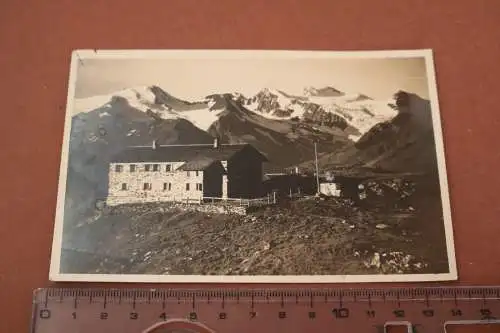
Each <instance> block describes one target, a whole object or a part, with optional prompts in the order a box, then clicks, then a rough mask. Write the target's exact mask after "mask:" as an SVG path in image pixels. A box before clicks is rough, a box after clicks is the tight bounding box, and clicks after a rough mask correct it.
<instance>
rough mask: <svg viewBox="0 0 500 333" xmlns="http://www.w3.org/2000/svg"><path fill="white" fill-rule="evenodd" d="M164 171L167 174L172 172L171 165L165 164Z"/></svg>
mask: <svg viewBox="0 0 500 333" xmlns="http://www.w3.org/2000/svg"><path fill="white" fill-rule="evenodd" d="M165 171H167V172H169V171H172V165H171V164H167V165H166V166H165Z"/></svg>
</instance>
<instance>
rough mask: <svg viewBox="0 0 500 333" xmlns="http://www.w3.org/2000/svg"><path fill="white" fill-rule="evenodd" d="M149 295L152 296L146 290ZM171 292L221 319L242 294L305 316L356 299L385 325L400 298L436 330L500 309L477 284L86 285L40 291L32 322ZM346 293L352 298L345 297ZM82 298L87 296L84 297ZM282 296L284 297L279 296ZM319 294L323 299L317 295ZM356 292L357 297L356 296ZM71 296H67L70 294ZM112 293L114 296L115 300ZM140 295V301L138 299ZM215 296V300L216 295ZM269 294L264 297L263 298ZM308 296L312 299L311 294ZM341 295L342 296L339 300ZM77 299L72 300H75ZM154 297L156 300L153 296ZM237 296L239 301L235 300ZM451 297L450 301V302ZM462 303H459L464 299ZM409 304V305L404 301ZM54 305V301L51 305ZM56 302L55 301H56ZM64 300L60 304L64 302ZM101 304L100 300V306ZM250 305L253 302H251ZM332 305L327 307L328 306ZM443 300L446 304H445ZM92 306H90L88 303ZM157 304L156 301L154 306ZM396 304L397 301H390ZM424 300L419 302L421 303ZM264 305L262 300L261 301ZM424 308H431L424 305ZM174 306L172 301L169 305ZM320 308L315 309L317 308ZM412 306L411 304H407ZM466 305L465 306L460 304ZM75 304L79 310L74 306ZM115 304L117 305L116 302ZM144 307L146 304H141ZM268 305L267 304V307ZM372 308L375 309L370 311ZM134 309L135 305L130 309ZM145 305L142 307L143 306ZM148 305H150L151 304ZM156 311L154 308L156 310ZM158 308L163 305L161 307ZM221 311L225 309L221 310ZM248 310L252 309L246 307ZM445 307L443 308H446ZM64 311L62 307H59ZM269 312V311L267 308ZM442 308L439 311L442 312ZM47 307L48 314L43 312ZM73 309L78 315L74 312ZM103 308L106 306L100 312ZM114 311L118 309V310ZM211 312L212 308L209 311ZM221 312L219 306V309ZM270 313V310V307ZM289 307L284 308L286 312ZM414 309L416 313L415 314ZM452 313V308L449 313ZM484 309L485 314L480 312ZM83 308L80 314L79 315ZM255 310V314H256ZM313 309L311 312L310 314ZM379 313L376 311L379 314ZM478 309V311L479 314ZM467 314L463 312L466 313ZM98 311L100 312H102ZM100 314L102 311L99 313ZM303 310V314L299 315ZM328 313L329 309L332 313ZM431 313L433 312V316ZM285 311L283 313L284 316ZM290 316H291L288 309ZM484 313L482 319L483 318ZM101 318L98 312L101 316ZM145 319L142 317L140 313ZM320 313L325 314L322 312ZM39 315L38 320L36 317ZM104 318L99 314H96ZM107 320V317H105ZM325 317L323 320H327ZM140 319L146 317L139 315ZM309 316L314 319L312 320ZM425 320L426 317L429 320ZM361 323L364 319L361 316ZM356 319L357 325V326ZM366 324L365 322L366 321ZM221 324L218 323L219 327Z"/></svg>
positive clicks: (492, 292) (495, 291)
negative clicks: (211, 288) (171, 287)
mask: <svg viewBox="0 0 500 333" xmlns="http://www.w3.org/2000/svg"><path fill="white" fill-rule="evenodd" d="M146 293H147V294H146ZM168 293H172V295H175V296H176V297H177V300H178V303H177V304H181V298H182V304H183V305H182V306H181V307H179V309H183V308H185V305H187V306H188V309H189V298H191V301H192V307H193V310H195V309H198V310H199V311H202V310H203V311H205V310H208V308H207V309H205V308H204V307H203V306H207V304H212V303H214V305H216V304H215V303H218V302H219V301H220V306H221V308H222V313H223V314H224V318H220V319H227V318H226V317H225V313H226V312H224V311H225V310H228V313H229V312H231V311H232V310H233V309H234V311H236V312H238V311H240V310H241V309H239V307H234V306H235V303H236V304H239V303H240V302H239V300H240V297H242V296H243V297H244V298H243V302H242V303H247V302H249V301H250V299H251V310H250V311H252V312H253V311H254V309H255V308H256V306H255V305H256V304H255V302H257V303H258V302H261V303H263V302H266V301H267V304H273V307H274V306H276V307H278V303H279V304H280V306H281V308H285V307H286V308H287V312H288V307H289V306H291V308H292V310H299V311H300V309H303V310H301V311H306V312H305V318H307V315H308V314H309V315H311V313H312V311H323V310H324V309H327V307H328V306H330V304H329V303H332V304H331V305H332V306H334V307H336V305H337V304H339V305H340V308H341V309H342V308H343V306H347V307H348V308H349V306H350V304H349V303H350V302H352V301H354V302H356V303H359V307H360V311H361V312H360V316H361V318H363V315H364V313H363V312H364V311H363V307H364V304H367V305H368V306H369V310H368V309H367V311H366V315H367V316H366V317H367V318H371V319H370V320H371V321H372V323H382V319H388V318H389V317H387V318H384V316H385V314H383V311H381V312H380V313H379V308H378V306H379V305H380V309H382V310H383V309H385V308H386V306H384V305H383V303H382V300H383V302H385V303H386V304H387V306H390V307H391V308H392V307H393V306H394V305H395V304H394V303H395V301H396V300H397V306H398V308H400V307H401V306H404V307H405V311H407V312H408V313H407V319H405V320H408V321H411V322H413V320H414V319H416V318H417V317H416V316H417V315H418V314H420V315H422V313H421V311H424V316H426V317H432V316H434V319H432V320H431V319H430V318H425V319H422V318H420V319H419V320H422V321H421V322H420V324H421V328H422V330H430V331H431V328H437V326H431V325H436V324H437V322H438V320H441V322H440V323H441V324H444V322H445V319H446V320H447V318H448V317H447V313H448V314H449V315H450V318H451V315H453V317H454V318H463V319H477V320H481V318H482V320H491V319H492V318H490V314H488V315H485V314H484V313H486V311H491V312H488V313H493V314H496V312H497V311H499V310H500V288H496V287H477V288H466V287H460V288H458V287H457V288H454V287H448V288H439V287H437V288H426V287H421V288H411V287H410V288H398V289H396V288H395V289H392V290H391V289H385V290H384V289H380V290H373V289H372V290H355V291H353V290H351V289H345V290H337V291H328V290H325V289H324V290H320V289H316V290H314V289H311V290H309V291H308V292H304V291H303V290H294V289H289V290H285V291H280V290H279V289H277V290H269V291H265V290H254V291H251V290H250V291H248V290H247V291H245V290H241V291H239V290H235V291H229V290H228V291H225V290H217V291H206V290H205V291H196V290H195V291H193V290H186V291H181V290H174V291H172V290H169V291H167V290H165V291H158V290H155V291H153V290H143V291H141V290H137V289H135V290H134V289H128V290H127V289H122V290H116V289H115V290H113V289H107V288H103V289H92V288H89V289H84V288H81V289H80V288H74V289H73V288H67V289H62V288H61V289H57V288H54V289H45V290H43V289H42V290H41V291H40V292H37V294H36V295H37V297H36V298H35V302H36V306H37V308H36V309H34V310H33V311H34V312H33V313H34V319H33V321H32V324H33V325H34V329H33V331H32V333H41V332H42V331H40V329H41V326H40V323H38V322H39V321H40V320H38V318H42V320H43V319H48V318H50V315H51V313H50V312H52V318H51V319H52V320H54V321H53V322H52V323H55V324H52V325H56V326H55V327H56V328H57V325H58V321H59V319H58V318H59V314H58V315H57V316H56V311H55V310H52V309H51V307H52V306H53V305H57V306H59V307H60V308H61V309H67V310H69V312H68V313H67V315H69V318H70V320H71V317H72V316H73V319H75V318H76V315H78V318H84V317H85V316H86V315H87V311H93V310H92V309H93V308H95V307H92V306H91V305H92V304H95V305H96V306H97V307H98V308H101V304H102V307H103V308H104V309H107V308H109V306H108V303H109V302H111V303H114V304H112V305H116V302H117V299H116V298H119V300H120V303H121V299H122V295H123V296H125V301H126V303H129V302H131V301H132V302H131V303H132V304H131V305H132V308H133V309H136V307H137V302H138V301H139V302H142V305H144V306H145V304H144V303H146V300H147V304H151V306H155V308H156V306H158V305H157V303H159V301H160V300H159V297H160V295H161V298H162V302H161V303H162V309H165V308H166V302H167V301H173V304H175V298H172V299H171V300H169V299H168V298H167V297H168V295H169V294H168ZM329 295H333V296H334V297H335V299H332V298H330V299H329V298H328V296H329ZM346 295H347V299H346ZM82 296H83V297H84V298H82ZM205 296H206V297H207V301H206V302H205V300H204V299H201V300H198V301H199V302H200V304H196V302H197V299H196V298H197V297H205ZM255 296H257V297H258V298H257V300H255ZM278 296H279V299H278ZM315 296H318V297H319V298H318V297H315ZM351 296H352V298H351ZM66 297H67V298H68V299H65V298H66ZM86 297H88V300H87V299H85V298H86ZM110 297H111V299H110ZM138 297H139V299H138ZM214 297H215V298H216V299H215V300H214V299H213V298H214ZM227 297H230V299H229V303H227V304H226V300H227ZM264 297H265V300H264ZM301 297H304V300H303V301H302V300H300V298H301ZM306 297H307V298H309V299H307V298H306ZM322 297H324V300H325V304H323V302H322V301H321V298H322ZM337 297H338V298H337ZM71 298H72V299H71ZM152 298H154V299H153V302H152V301H151V299H152ZM293 298H295V302H294V301H293ZM235 299H236V302H234V301H235ZM491 300H496V301H498V302H491ZM315 301H317V302H318V304H319V306H317V305H318V304H314V302H315ZM445 301H446V302H445ZM459 301H460V302H459ZM285 302H289V303H290V304H285ZM405 302H406V303H405ZM49 303H50V304H49ZM52 303H54V304H52ZM59 303H61V305H59ZM98 303H101V304H98ZM249 303H250V302H249ZM302 303H303V305H304V306H305V307H301V308H293V304H295V305H297V306H299V305H301V304H302ZM308 303H309V308H310V309H311V310H307V308H308V307H307V304H308ZM326 303H328V305H327V304H326ZM440 303H441V304H442V305H440ZM89 304H90V305H89ZM153 304H155V305H153ZM391 304H392V305H391ZM419 304H420V305H419ZM259 305H260V304H259ZM423 306H425V307H426V308H427V309H425V308H423ZM434 306H436V307H438V309H434V308H433V307H434ZM469 306H470V309H472V310H473V311H470V312H468V311H467V309H469ZM169 307H170V305H169ZM316 307H317V308H318V309H314V310H312V309H313V308H316ZM406 307H408V308H406ZM461 307H464V308H461ZM71 308H73V309H74V310H71ZM77 308H78V309H79V313H78V314H76V309H77ZM112 308H113V306H112ZM127 308H128V307H122V309H117V311H119V312H118V314H119V313H122V312H121V310H123V311H127V310H126V309H127ZM139 308H141V307H139ZM173 308H174V310H177V309H176V308H175V306H173ZM244 308H245V305H243V311H245V310H244ZM264 308H265V306H264ZM372 308H373V310H371V309H372ZM129 309H130V308H129ZM141 309H142V308H141ZM146 309H147V308H146ZM151 309H152V310H153V311H155V310H154V308H151ZM156 309H158V308H156ZM216 309H217V308H215V309H214V311H217V310H216ZM219 309H220V308H219ZM247 309H248V308H247ZM441 309H442V311H441ZM57 310H59V308H57ZM149 310H150V309H147V310H144V311H149ZM264 310H265V309H264ZM350 310H351V312H354V311H353V310H352V309H350ZM438 310H439V311H438ZM40 311H42V312H43V314H40ZM44 311H46V312H44ZM72 311H73V312H74V313H73V314H72V313H71V312H72ZM101 311H102V310H101ZM113 311H114V309H113ZM208 311H209V310H208ZM219 311H220V310H219ZM265 311H267V310H265ZM281 311H284V310H281ZM369 311H372V312H373V314H370V313H369ZM412 311H415V312H414V313H412ZM450 311H451V312H450ZM481 311H483V312H481ZM80 312H81V314H80ZM252 312H251V313H250V315H252ZM308 312H309V313H308ZM375 312H376V313H375ZM476 312H477V313H476ZM318 313H319V312H315V315H314V316H315V317H314V318H316V320H318V319H319V317H316V316H317V314H318ZM462 313H463V314H462ZM89 314H90V315H93V314H92V313H91V312H89ZM98 314H99V313H98ZM98 314H97V315H98ZM299 314H300V313H299ZM327 314H328V312H327ZM429 314H432V315H429ZM46 315H47V316H49V317H44V316H46ZM62 315H63V316H66V314H65V312H63V313H62ZM125 315H126V316H128V314H127V313H125ZM280 315H281V314H280ZM287 315H289V314H288V313H287ZM480 315H482V316H483V317H481V316H480ZM98 317H99V316H98ZM141 317H142V316H141ZM320 317H321V316H320ZM354 317H355V316H354V314H353V313H351V316H350V318H349V319H348V320H351V319H353V320H356V319H354ZM309 318H310V319H314V318H313V317H309ZM35 319H37V320H35ZM97 319H99V318H97ZM101 319H102V318H101ZM110 319H111V317H110V318H108V321H111V320H110ZM131 319H137V318H131ZM323 319H324V318H322V320H323ZM139 320H141V318H139ZM308 320H309V319H308ZM348 320H346V319H344V321H343V322H344V323H349V321H348ZM424 320H425V321H424ZM361 321H362V320H361ZM73 322H74V323H75V324H74V325H77V326H78V325H81V323H78V321H73ZM60 323H61V324H60V325H62V323H63V321H60ZM355 324H356V323H354V325H355ZM363 324H364V322H363ZM358 326H361V322H360V323H358ZM216 328H217V327H215V329H216Z"/></svg>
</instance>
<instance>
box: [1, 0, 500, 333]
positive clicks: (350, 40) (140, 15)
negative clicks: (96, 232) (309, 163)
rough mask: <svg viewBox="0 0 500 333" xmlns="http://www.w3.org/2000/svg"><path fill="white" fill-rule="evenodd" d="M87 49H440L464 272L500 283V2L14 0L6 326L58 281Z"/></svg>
mask: <svg viewBox="0 0 500 333" xmlns="http://www.w3.org/2000/svg"><path fill="white" fill-rule="evenodd" d="M81 48H97V49H99V48H106V49H110V48H134V49H137V48H148V49H163V48H165V49H167V48H224V49H226V48H231V49H235V48H242V49H312V50H316V49H318V50H319V49H322V50H372V49H373V50H378V49H413V48H432V49H434V52H435V53H434V56H435V63H436V70H437V81H438V89H439V98H440V106H441V113H442V122H443V131H444V142H445V148H446V158H447V163H448V176H449V183H450V187H451V188H450V191H451V203H452V214H453V219H454V221H453V223H454V231H455V240H456V247H457V260H458V269H459V277H460V279H459V282H458V283H459V284H462V285H479V284H500V283H499V282H500V259H499V257H498V256H497V254H498V253H499V252H500V251H499V250H500V241H499V239H498V238H499V236H500V223H499V222H498V220H497V218H498V215H499V213H500V205H499V204H498V202H499V198H498V195H499V194H498V193H499V191H498V188H499V186H500V177H499V174H498V172H499V167H498V166H499V162H500V149H499V147H498V144H499V143H498V142H499V141H498V127H499V126H500V110H499V107H498V95H499V91H500V2H498V1H495V0H470V1H416V0H413V1H393V0H384V1H361V0H351V1H345V2H344V1H342V2H341V1H326V0H325V1H316V0H314V1H312V0H309V1H299V0H287V1H269V0H251V1H239V0H234V1H230V0H225V1H222V0H221V1H216V0H182V1H165V0H163V1H162V0H157V1H142V2H139V1H137V2H132V1H123V0H110V1H75V0H54V1H38V0H30V1H16V0H7V1H5V0H3V1H0V96H1V98H0V112H1V118H0V119H1V123H2V126H1V130H0V138H1V141H0V142H1V148H0V156H1V169H0V170H1V177H2V181H1V186H0V189H1V191H0V193H1V200H0V207H1V211H0V213H1V215H0V216H1V226H0V313H1V319H0V332H2V333H3V332H27V331H28V325H29V318H30V310H31V309H30V303H31V295H32V290H33V289H34V288H37V287H45V286H48V285H50V283H49V282H48V267H49V255H50V246H51V241H52V231H53V220H54V213H55V205H56V188H57V180H58V172H59V162H60V152H61V151H60V148H61V141H62V135H63V134H62V133H63V132H62V131H63V119H64V112H65V103H66V93H67V81H68V72H69V60H70V53H71V51H72V50H73V49H81ZM456 283H457V282H454V283H452V284H456ZM59 285H61V284H59ZM62 285H65V286H77V284H62ZM86 286H88V285H86ZM165 286H166V285H162V287H165ZM344 286H345V285H344ZM386 286H388V285H386Z"/></svg>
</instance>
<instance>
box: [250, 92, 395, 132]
mask: <svg viewBox="0 0 500 333" xmlns="http://www.w3.org/2000/svg"><path fill="white" fill-rule="evenodd" d="M391 102H392V100H387V101H384V100H373V99H372V98H370V97H368V96H367V95H364V94H360V93H355V94H347V93H344V92H341V91H339V90H337V89H335V88H333V87H325V88H319V89H317V88H313V87H308V88H305V89H304V95H303V96H293V95H289V94H287V93H285V92H283V91H281V90H278V89H268V88H266V89H263V90H261V91H260V92H258V93H257V94H256V95H255V96H253V97H252V98H249V99H246V101H245V103H244V104H245V107H246V108H248V109H249V110H252V111H254V112H256V113H260V114H262V115H263V116H264V117H266V118H270V119H299V120H304V121H309V122H313V123H317V124H321V125H327V126H336V127H339V128H342V129H345V128H346V127H350V128H351V129H353V130H354V133H353V134H351V138H352V140H353V141H357V140H358V139H359V138H360V137H361V136H362V135H363V134H364V133H366V132H368V130H369V129H370V128H372V127H373V126H375V125H376V124H377V123H380V122H383V121H387V120H390V119H392V118H393V117H395V116H396V114H397V111H396V110H395V109H394V107H392V106H391Z"/></svg>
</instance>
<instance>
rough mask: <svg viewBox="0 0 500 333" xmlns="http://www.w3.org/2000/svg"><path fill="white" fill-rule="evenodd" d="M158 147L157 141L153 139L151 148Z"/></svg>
mask: <svg viewBox="0 0 500 333" xmlns="http://www.w3.org/2000/svg"><path fill="white" fill-rule="evenodd" d="M156 148H158V142H156V140H153V149H156Z"/></svg>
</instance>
